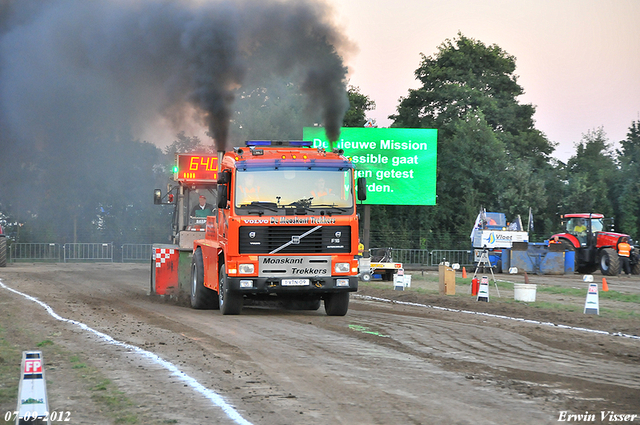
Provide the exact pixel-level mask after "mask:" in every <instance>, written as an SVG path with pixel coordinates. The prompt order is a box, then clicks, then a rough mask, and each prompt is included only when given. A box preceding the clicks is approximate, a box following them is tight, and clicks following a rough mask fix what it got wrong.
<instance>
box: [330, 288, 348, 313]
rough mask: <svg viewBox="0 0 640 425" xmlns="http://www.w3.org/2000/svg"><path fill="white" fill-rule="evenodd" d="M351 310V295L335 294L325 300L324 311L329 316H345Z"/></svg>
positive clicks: (345, 293) (344, 293)
mask: <svg viewBox="0 0 640 425" xmlns="http://www.w3.org/2000/svg"><path fill="white" fill-rule="evenodd" d="M348 310H349V293H348V292H334V293H332V294H327V295H326V297H325V299H324V311H325V312H326V313H327V316H344V315H345V314H347V311H348Z"/></svg>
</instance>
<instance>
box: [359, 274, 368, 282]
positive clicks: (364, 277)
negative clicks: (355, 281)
mask: <svg viewBox="0 0 640 425" xmlns="http://www.w3.org/2000/svg"><path fill="white" fill-rule="evenodd" d="M360 280H361V281H363V282H369V281H370V280H371V274H370V273H362V275H360Z"/></svg>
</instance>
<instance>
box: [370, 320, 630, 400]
mask: <svg viewBox="0 0 640 425" xmlns="http://www.w3.org/2000/svg"><path fill="white" fill-rule="evenodd" d="M363 315H364V316H365V320H363V321H362V322H360V323H361V325H362V326H369V327H372V326H373V327H375V328H380V329H384V331H383V332H384V333H385V334H387V335H389V336H390V337H391V338H392V339H393V340H395V341H397V342H398V343H400V344H401V345H405V346H407V347H408V348H409V349H410V350H411V351H413V352H418V353H423V354H428V355H432V356H435V357H441V358H447V359H454V360H461V361H466V362H474V363H478V364H484V365H486V366H487V367H501V368H505V367H506V368H512V369H515V370H527V371H531V372H536V371H542V370H544V372H545V373H550V374H554V375H559V376H566V377H571V378H579V379H583V380H586V381H592V382H598V383H607V384H611V385H618V386H624V387H627V388H634V389H640V368H638V365H632V364H627V363H621V362H616V361H610V360H607V359H605V358H602V356H598V355H593V356H586V355H583V354H580V353H575V352H573V351H571V352H568V351H565V350H561V349H557V348H553V347H549V346H548V345H545V344H542V343H540V342H537V341H534V340H531V339H529V338H527V337H525V336H523V335H520V334H517V333H514V332H511V331H508V330H505V329H501V328H496V327H492V326H491V325H490V324H488V325H487V326H479V325H475V324H468V323H455V322H449V321H441V320H433V319H424V318H413V317H407V316H404V317H401V318H400V319H399V318H398V316H394V315H384V314H381V313H377V312H376V313H372V314H366V313H363ZM385 316H387V317H385ZM568 332H570V331H568Z"/></svg>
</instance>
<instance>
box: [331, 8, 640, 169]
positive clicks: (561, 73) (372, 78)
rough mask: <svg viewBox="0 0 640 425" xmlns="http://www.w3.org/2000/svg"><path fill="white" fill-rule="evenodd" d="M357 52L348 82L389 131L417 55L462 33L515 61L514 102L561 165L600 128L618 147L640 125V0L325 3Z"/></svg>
mask: <svg viewBox="0 0 640 425" xmlns="http://www.w3.org/2000/svg"><path fill="white" fill-rule="evenodd" d="M327 1H328V2H329V3H330V4H331V5H332V6H333V8H334V11H335V15H336V16H335V20H336V22H337V24H338V26H339V27H340V28H341V29H342V31H344V33H345V34H346V35H347V36H348V37H349V38H350V40H351V42H352V43H353V44H354V45H355V49H353V51H352V52H351V53H349V54H348V55H345V58H344V59H345V62H346V65H347V66H348V67H349V84H350V85H354V86H358V87H359V88H360V91H361V92H362V93H363V94H365V95H367V96H369V98H370V99H371V100H373V101H375V102H376V109H375V110H374V111H370V112H369V113H368V114H367V116H368V117H370V118H373V119H375V120H376V123H377V125H378V127H388V126H389V125H390V124H391V121H390V120H389V119H388V118H387V117H388V116H389V115H391V114H394V113H395V112H396V107H397V106H398V103H399V100H398V99H399V98H400V97H403V96H406V95H407V94H408V91H409V89H415V88H418V86H419V85H418V81H417V80H416V79H415V77H414V71H415V70H416V69H417V68H418V66H419V64H420V53H424V54H425V55H426V56H432V55H435V54H436V53H437V48H438V46H439V45H440V44H442V43H443V42H444V41H445V40H446V39H454V38H455V37H456V36H457V34H458V32H461V33H462V34H463V35H465V36H466V37H469V38H473V39H475V40H478V41H481V42H483V43H484V44H486V45H492V44H496V45H498V46H499V47H501V48H502V49H503V50H505V51H506V52H507V53H508V54H510V55H513V56H515V58H516V71H515V74H516V75H517V76H518V83H519V84H520V85H521V86H522V87H523V89H524V91H525V94H524V95H522V96H520V97H519V98H518V100H519V101H520V103H529V104H533V105H534V106H535V107H536V114H535V115H534V119H535V122H536V123H535V125H536V128H537V129H538V130H540V131H542V132H543V133H544V134H545V135H546V136H547V138H548V139H549V140H550V141H552V142H555V143H558V146H557V147H556V151H555V152H554V153H553V156H555V157H556V158H558V159H560V160H562V161H565V162H566V160H567V159H568V158H569V157H571V156H572V155H574V154H575V144H576V143H578V142H580V141H581V140H582V137H583V135H584V134H586V133H587V132H589V131H591V130H594V129H597V128H599V127H603V129H604V131H605V133H606V135H607V137H608V139H609V143H611V144H612V145H613V147H614V148H617V147H619V145H618V142H619V141H620V140H624V139H625V138H626V135H627V132H628V130H629V127H630V126H631V124H632V122H633V121H638V120H640V0H615V1H612V0H552V1H550V0H447V1H442V0H438V1H434V0H420V1H415V0H410V1H405V0H397V1H388V0H366V1H364V0H348V1H344V0H327Z"/></svg>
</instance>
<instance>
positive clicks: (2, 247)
mask: <svg viewBox="0 0 640 425" xmlns="http://www.w3.org/2000/svg"><path fill="white" fill-rule="evenodd" d="M6 266H7V238H6V237H4V236H0V267H6Z"/></svg>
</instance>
